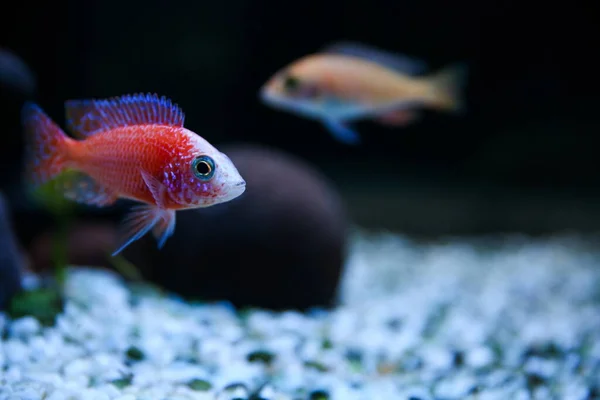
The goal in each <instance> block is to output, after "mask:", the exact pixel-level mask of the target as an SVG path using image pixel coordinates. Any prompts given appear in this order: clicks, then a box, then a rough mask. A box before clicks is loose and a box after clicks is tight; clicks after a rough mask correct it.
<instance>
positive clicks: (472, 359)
mask: <svg viewBox="0 0 600 400" xmlns="http://www.w3.org/2000/svg"><path fill="white" fill-rule="evenodd" d="M465 362H466V364H467V365H468V366H470V367H471V368H483V367H487V366H488V365H490V364H492V363H493V362H494V352H493V351H492V350H491V349H490V348H489V347H483V346H482V347H476V348H474V349H472V350H470V351H469V352H467V355H466V359H465Z"/></svg>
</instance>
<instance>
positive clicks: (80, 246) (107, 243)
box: [28, 220, 118, 272]
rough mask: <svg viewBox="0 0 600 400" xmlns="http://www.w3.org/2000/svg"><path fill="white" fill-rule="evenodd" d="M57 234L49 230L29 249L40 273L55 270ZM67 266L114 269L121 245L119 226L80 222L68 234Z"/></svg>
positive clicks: (37, 238) (34, 267)
mask: <svg viewBox="0 0 600 400" xmlns="http://www.w3.org/2000/svg"><path fill="white" fill-rule="evenodd" d="M55 235H57V231H56V229H52V230H48V231H46V232H43V233H41V234H39V235H38V236H37V237H35V238H34V239H33V240H32V242H31V244H30V245H29V246H28V248H29V255H30V260H31V264H32V265H31V268H32V269H33V270H34V271H36V272H41V271H45V270H47V269H48V268H52V267H53V265H54V262H53V260H52V256H53V248H54V246H55V240H56V236H55ZM66 245H67V255H66V257H67V260H66V261H67V263H68V264H69V265H85V266H90V267H107V266H110V265H111V264H112V263H111V261H112V260H111V256H110V254H111V253H112V252H113V251H114V249H115V248H116V247H117V245H118V237H117V225H116V223H114V222H113V223H111V222H96V221H85V220H81V221H77V222H76V223H74V224H73V225H72V226H71V227H70V229H69V230H68V234H67V243H66Z"/></svg>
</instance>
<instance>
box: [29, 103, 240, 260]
mask: <svg viewBox="0 0 600 400" xmlns="http://www.w3.org/2000/svg"><path fill="white" fill-rule="evenodd" d="M65 107H66V117H67V118H66V119H67V127H68V129H69V130H70V131H71V132H73V133H75V134H77V135H79V136H80V137H81V140H76V139H73V138H71V137H69V136H67V135H66V134H65V133H64V132H63V131H62V130H61V129H60V127H59V126H58V125H56V124H55V123H54V122H53V121H52V120H51V119H50V118H49V117H48V116H47V115H46V114H45V113H44V112H43V111H42V110H41V108H40V107H38V106H37V105H35V104H33V103H27V104H25V106H24V108H23V124H24V128H25V131H26V133H27V135H28V142H27V143H28V145H27V160H28V164H27V169H26V172H27V176H28V177H29V178H30V180H31V181H32V183H33V184H34V185H40V184H43V183H45V182H47V181H50V180H51V179H52V178H54V177H56V176H57V175H59V174H60V173H62V172H64V171H67V170H70V171H74V173H73V174H72V175H71V176H72V177H69V178H67V180H66V182H65V184H64V186H63V187H62V190H63V192H64V196H65V197H66V198H68V199H71V200H73V201H76V202H79V203H83V204H88V205H95V206H99V207H103V206H108V205H111V204H113V203H115V202H116V201H117V200H118V199H120V198H124V199H130V200H135V201H138V202H141V203H143V204H140V205H137V206H135V207H134V208H133V209H132V211H131V212H130V213H129V214H128V215H127V216H126V218H125V220H124V221H123V225H122V228H124V229H125V231H124V233H125V235H126V240H124V243H123V244H122V245H121V246H120V247H119V248H118V249H117V250H116V251H115V252H114V253H113V255H116V254H118V253H119V252H120V251H121V250H123V249H124V248H125V247H127V246H128V245H129V244H131V243H132V242H133V241H135V240H137V239H139V238H141V237H142V236H143V235H145V234H146V233H147V232H148V231H150V230H152V233H153V235H154V236H155V238H156V239H157V240H158V247H159V248H161V247H162V246H163V245H164V243H165V241H166V240H167V238H169V236H171V235H172V234H173V231H174V230H175V211H177V210H186V209H192V208H198V207H208V206H211V205H214V204H218V203H223V202H226V201H229V200H232V199H234V198H236V197H238V196H240V195H241V194H242V193H243V192H244V190H245V187H246V182H245V181H244V179H243V178H242V177H241V176H240V174H239V172H238V170H237V169H236V167H235V165H234V164H233V163H232V161H231V160H230V159H229V158H228V157H227V156H226V155H225V154H223V153H221V152H220V151H218V150H217V149H216V148H215V147H213V146H212V145H211V144H210V143H209V142H207V141H206V140H204V139H203V138H202V137H200V136H198V135H197V134H196V133H194V132H192V131H190V130H188V129H186V128H184V127H183V122H184V113H183V111H182V110H181V109H180V108H179V107H178V106H177V105H176V104H173V103H171V101H170V100H168V99H166V98H165V97H162V98H159V97H158V96H157V95H151V94H147V95H144V94H135V95H127V96H122V97H114V98H110V99H103V100H96V99H94V100H70V101H67V102H66V104H65Z"/></svg>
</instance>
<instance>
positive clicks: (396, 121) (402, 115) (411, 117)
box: [375, 110, 420, 126]
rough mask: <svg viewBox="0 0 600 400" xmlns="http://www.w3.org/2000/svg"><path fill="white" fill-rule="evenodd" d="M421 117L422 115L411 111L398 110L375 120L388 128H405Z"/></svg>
mask: <svg viewBox="0 0 600 400" xmlns="http://www.w3.org/2000/svg"><path fill="white" fill-rule="evenodd" d="M419 117H420V113H419V112H417V111H411V110H398V111H391V112H388V113H385V114H382V115H380V116H378V117H376V118H375V120H376V121H378V122H379V123H381V124H383V125H388V126H404V125H407V124H409V123H411V122H414V121H415V120H416V119H418V118H419Z"/></svg>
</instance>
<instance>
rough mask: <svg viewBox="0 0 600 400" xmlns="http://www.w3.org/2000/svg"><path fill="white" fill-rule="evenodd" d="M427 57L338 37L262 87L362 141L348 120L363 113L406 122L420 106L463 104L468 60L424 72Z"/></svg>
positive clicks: (281, 105) (345, 137)
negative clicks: (394, 51)
mask: <svg viewBox="0 0 600 400" xmlns="http://www.w3.org/2000/svg"><path fill="white" fill-rule="evenodd" d="M425 69H426V67H425V64H424V63H423V62H422V61H419V60H416V59H411V58H408V57H405V56H401V55H397V54H392V53H387V52H384V51H382V50H379V49H375V48H372V47H368V46H364V45H360V44H355V43H338V44H334V45H331V46H328V47H326V48H325V49H324V50H323V51H321V52H318V53H316V54H311V55H308V56H304V57H302V58H300V59H299V60H297V61H295V62H293V63H291V64H290V65H288V66H286V67H285V68H283V69H282V70H280V71H278V72H277V73H275V75H273V76H272V77H271V78H270V79H269V80H268V81H267V82H266V83H265V84H264V85H263V87H262V88H261V90H260V97H261V99H262V100H263V101H264V102H265V103H266V104H268V105H270V106H272V107H274V108H278V109H282V110H287V111H289V112H293V113H296V114H299V115H302V116H304V117H307V118H312V119H317V120H320V121H322V122H323V123H324V124H325V125H326V126H327V127H328V128H329V130H330V131H331V133H332V134H334V136H335V137H336V138H337V139H338V140H341V141H343V142H346V143H348V144H356V143H358V140H359V139H358V135H357V134H356V132H354V131H353V130H352V129H351V128H349V127H348V123H349V122H352V121H355V120H357V119H362V118H372V119H374V120H377V121H378V122H380V123H382V124H385V125H391V126H403V125H406V124H408V123H410V122H412V121H414V120H415V119H417V117H418V111H417V110H418V109H419V108H430V109H437V110H443V111H450V112H453V111H459V110H461V109H462V101H461V96H460V91H461V88H462V85H463V81H464V75H465V73H466V70H465V67H464V66H462V65H456V66H451V67H448V68H446V69H443V70H441V71H439V72H437V73H435V74H429V75H423V72H424V71H425Z"/></svg>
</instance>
